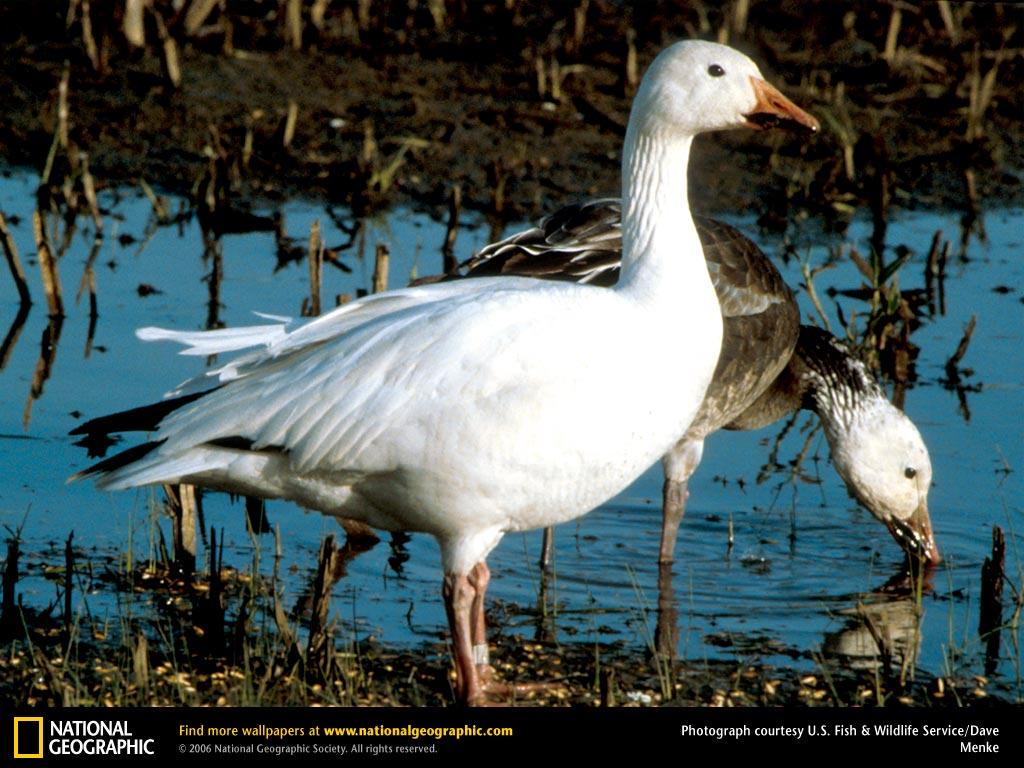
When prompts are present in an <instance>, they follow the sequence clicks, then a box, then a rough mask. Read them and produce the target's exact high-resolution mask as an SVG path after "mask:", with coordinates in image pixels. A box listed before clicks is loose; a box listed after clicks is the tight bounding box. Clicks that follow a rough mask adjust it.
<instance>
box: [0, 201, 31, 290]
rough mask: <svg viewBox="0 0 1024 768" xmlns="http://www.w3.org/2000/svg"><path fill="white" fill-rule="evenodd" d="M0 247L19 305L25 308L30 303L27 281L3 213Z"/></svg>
mask: <svg viewBox="0 0 1024 768" xmlns="http://www.w3.org/2000/svg"><path fill="white" fill-rule="evenodd" d="M0 245H2V246H3V249H4V255H5V256H6V257H7V266H8V268H9V269H10V270H11V277H12V278H13V279H14V285H15V287H16V288H17V289H18V298H19V299H20V300H21V305H22V306H23V307H27V306H29V305H30V304H31V303H32V296H31V295H30V294H29V291H28V281H27V280H26V279H25V270H24V268H23V267H22V266H21V258H20V257H19V256H18V248H17V246H16V245H15V244H14V238H13V237H11V231H10V230H9V229H8V228H7V219H6V218H4V214H3V212H0Z"/></svg>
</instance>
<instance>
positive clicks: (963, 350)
mask: <svg viewBox="0 0 1024 768" xmlns="http://www.w3.org/2000/svg"><path fill="white" fill-rule="evenodd" d="M977 323H978V316H977V315H971V319H970V321H969V322H968V323H967V327H966V328H965V329H964V335H963V336H962V337H961V339H960V343H959V344H958V345H957V347H956V352H954V353H953V355H952V356H951V357H950V358H949V360H947V361H946V370H947V371H948V370H951V369H952V370H954V371H955V370H956V369H957V367H958V366H959V365H960V361H961V360H963V358H964V355H966V354H967V347H968V346H969V345H970V343H971V337H972V336H973V335H974V327H975V326H976V325H977Z"/></svg>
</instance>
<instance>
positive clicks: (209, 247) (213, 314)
mask: <svg viewBox="0 0 1024 768" xmlns="http://www.w3.org/2000/svg"><path fill="white" fill-rule="evenodd" d="M203 262H204V263H205V264H208V265H209V266H210V272H209V273H208V274H207V275H206V277H204V278H203V280H204V282H205V283H206V285H207V288H208V289H209V299H208V300H207V302H206V330H208V331H212V330H213V329H215V328H223V327H224V323H222V322H221V319H220V310H221V308H222V307H223V304H221V301H220V286H221V283H222V282H223V281H224V246H223V244H222V243H221V239H220V235H219V234H217V233H216V232H214V231H213V230H212V229H207V228H206V227H203Z"/></svg>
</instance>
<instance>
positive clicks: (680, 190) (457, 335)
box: [75, 41, 817, 702]
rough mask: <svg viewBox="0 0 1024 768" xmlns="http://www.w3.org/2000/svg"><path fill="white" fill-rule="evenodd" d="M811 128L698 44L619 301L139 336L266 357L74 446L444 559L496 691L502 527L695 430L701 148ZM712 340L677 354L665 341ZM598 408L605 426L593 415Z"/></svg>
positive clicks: (452, 298) (713, 307) (376, 309)
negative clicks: (705, 141) (496, 573)
mask: <svg viewBox="0 0 1024 768" xmlns="http://www.w3.org/2000/svg"><path fill="white" fill-rule="evenodd" d="M778 122H795V123H799V124H801V125H804V126H806V127H808V128H810V129H816V128H817V123H816V122H815V121H814V119H813V118H812V117H810V116H809V115H807V114H806V113H805V112H803V111H802V110H800V109H799V108H797V107H796V106H795V105H793V104H792V103H791V102H790V101H789V100H788V99H786V98H785V97H784V96H783V95H782V94H781V93H779V92H778V91H777V90H776V89H774V88H773V87H772V86H770V85H769V84H768V83H766V82H765V81H764V79H763V78H762V77H761V74H760V72H759V71H758V68H757V66H756V65H755V64H754V63H753V62H752V61H751V60H750V59H748V58H747V57H746V56H744V55H743V54H741V53H739V52H737V51H735V50H733V49H731V48H728V47H725V46H721V45H716V44H713V43H707V42H697V41H688V42H681V43H677V44H675V45H673V46H671V47H669V48H667V49H666V50H665V51H663V52H662V53H661V54H660V55H659V56H658V57H657V58H656V59H655V61H654V62H653V63H652V64H651V66H650V68H649V69H648V71H647V73H646V74H645V76H644V79H643V81H642V83H641V86H640V88H639V90H638V93H637V96H636V99H635V102H634V105H633V109H632V112H631V115H630V120H629V125H628V128H627V132H626V140H625V146H624V149H623V174H622V176H623V199H624V200H625V207H624V216H623V228H622V232H623V259H622V276H621V279H620V280H619V281H618V283H617V284H616V285H615V286H614V287H613V288H612V289H610V290H608V289H605V288H598V287H594V286H587V285H577V284H575V283H553V282H550V281H543V280H536V279H531V278H508V277H500V278H493V279H490V280H487V279H481V280H465V281H459V282H455V283H443V284H435V285H427V286H423V287H416V288H409V289H404V290H398V291H391V292H388V293H383V294H377V295H374V296H370V297H367V298H365V299H362V300H359V301H356V302H353V303H352V304H348V305H345V306H343V307H340V308H338V309H336V310H334V311H332V312H330V313H328V314H326V315H324V316H322V317H319V318H317V319H315V320H312V321H310V322H308V323H306V324H304V325H301V326H299V327H296V328H292V327H289V326H287V325H286V324H284V323H271V324H265V325H262V326H256V327H253V328H242V329H228V330H215V331H209V332H198V333H189V332H171V331H162V330H157V329H142V330H141V331H140V332H139V335H140V337H141V338H143V339H170V340H174V341H177V342H180V343H183V344H185V345H187V349H186V350H185V351H184V353H185V354H196V355H208V354H212V353H218V354H219V353H224V352H230V351H236V350H243V349H249V348H255V349H253V350H252V351H249V352H248V353H245V354H243V355H241V356H239V357H236V358H235V359H233V360H231V361H230V362H228V363H226V364H225V365H223V366H221V367H219V368H217V369H216V370H211V371H209V372H207V373H206V374H205V375H203V376H199V377H197V378H196V379H193V380H191V381H189V382H186V383H185V384H184V385H182V386H181V387H180V388H179V389H178V390H176V391H175V392H174V393H172V399H170V400H166V401H165V402H163V403H159V404H157V405H155V406H152V407H150V408H145V407H144V408H141V409H135V410H133V411H131V412H127V414H122V415H115V416H112V417H104V418H100V419H97V420H95V421H93V422H91V423H88V424H84V425H82V426H81V427H80V428H78V429H77V430H75V432H76V433H80V434H91V435H96V434H101V433H103V432H106V431H110V430H111V429H120V430H124V429H144V430H150V431H151V432H152V435H151V440H150V441H149V442H147V443H145V444H143V445H140V446H136V447H134V448H130V449H128V450H126V451H124V452H123V453H121V454H119V455H116V456H113V457H111V458H109V459H106V460H105V461H102V462H100V463H99V464H97V465H95V466H93V467H91V468H89V469H87V470H85V471H84V472H82V473H80V474H79V475H78V476H79V477H80V476H87V475H92V476H95V477H96V478H97V481H98V485H99V486H100V487H103V488H109V489H122V488H128V487H133V486H139V485H148V484H154V483H194V484H197V485H201V486H205V487H209V488H214V489H221V490H227V491H232V492H235V493H245V494H250V495H256V496H264V497H274V498H285V499H291V500H293V501H296V502H298V503H299V504H301V505H303V506H305V507H308V508H311V509H315V510H319V511H321V512H324V513H326V514H330V515H337V516H341V517H349V518H354V519H357V520H360V521H363V522H365V523H367V524H369V525H371V526H373V527H375V528H381V529H385V530H405V531H422V532H425V533H429V534H431V535H433V536H434V537H435V538H436V539H437V541H438V542H439V544H440V549H441V557H442V561H443V567H444V573H445V575H444V586H443V595H444V600H445V606H446V609H447V613H448V619H449V624H450V630H451V636H452V646H453V655H454V660H455V666H456V675H457V679H456V695H457V696H458V698H459V699H460V700H462V701H466V702H473V701H477V700H479V699H481V698H483V697H484V696H486V695H487V694H488V693H489V692H491V691H495V692H497V691H498V690H500V686H499V685H498V684H497V683H496V682H495V681H493V680H492V679H491V669H490V667H489V665H488V658H487V641H486V636H485V632H484V620H483V616H484V614H483V599H484V592H485V590H486V587H487V582H488V580H489V572H488V570H487V565H486V563H485V558H486V557H487V555H488V553H489V552H490V551H491V549H493V548H494V546H495V545H497V543H498V541H499V540H500V539H501V537H502V536H503V535H504V534H505V533H506V532H508V531H516V530H525V529H531V528H541V527H545V526H550V525H554V524H556V523H560V522H563V521H566V520H571V519H573V518H575V517H578V516H579V515H582V514H584V513H586V512H587V511H589V510H591V509H593V508H594V507H596V506H597V505H599V504H601V503H602V502H604V501H606V500H607V499H609V498H610V497H612V496H613V495H614V494H616V493H618V492H619V491H621V490H622V489H623V488H625V487H626V486H627V485H628V484H629V483H630V482H631V481H632V480H633V479H635V478H636V477H637V476H638V475H639V474H640V473H641V472H642V471H643V470H644V469H646V468H647V467H648V466H650V465H651V464H652V463H654V462H655V461H656V460H657V459H658V458H659V457H660V456H662V455H663V454H664V453H665V452H666V451H667V450H668V449H669V448H670V447H671V446H672V445H673V444H674V443H675V441H676V440H677V439H678V437H679V435H681V434H683V433H684V432H685V431H686V429H687V427H688V426H689V424H690V422H691V421H692V420H693V417H694V415H695V414H696V412H697V409H698V407H699V406H700V403H701V401H702V400H703V397H704V391H705V389H706V388H707V385H708V383H709V382H710V380H711V375H712V372H713V371H714V368H715V363H716V361H717V358H718V351H719V348H720V346H721V332H722V324H721V314H720V312H719V309H718V300H717V298H716V297H715V292H714V289H713V287H712V285H711V281H710V280H709V279H708V272H707V268H706V267H705V264H704V259H703V256H702V253H701V247H700V240H699V239H698V237H697V232H696V229H695V228H694V224H693V220H692V219H691V218H690V216H689V214H688V211H689V203H688V200H687V189H686V186H687V185H686V169H687V162H688V159H689V153H690V145H691V143H692V141H693V138H694V136H695V135H696V134H698V133H702V132H705V131H713V130H720V129H727V128H735V127H742V126H746V127H752V128H758V127H764V126H767V125H772V124H774V123H778ZM680 327H696V328H700V329H701V332H700V333H699V334H694V335H693V336H692V337H691V338H689V339H688V341H687V342H686V343H685V344H684V345H683V347H682V348H681V349H679V350H678V354H672V355H665V354H664V349H665V346H664V342H665V334H666V333H670V332H671V330H670V329H674V328H680ZM595 414H601V418H595Z"/></svg>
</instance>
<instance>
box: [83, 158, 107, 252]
mask: <svg viewBox="0 0 1024 768" xmlns="http://www.w3.org/2000/svg"><path fill="white" fill-rule="evenodd" d="M78 161H79V165H80V167H81V173H82V192H83V193H84V194H85V201H86V202H87V203H88V204H89V213H90V214H91V215H92V221H93V224H94V225H95V226H96V233H97V234H100V233H102V232H103V217H102V216H100V206H99V202H98V201H97V200H96V184H95V182H94V181H93V178H92V174H91V173H90V172H89V153H87V152H79V153H78Z"/></svg>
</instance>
